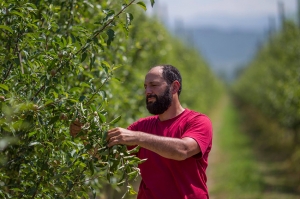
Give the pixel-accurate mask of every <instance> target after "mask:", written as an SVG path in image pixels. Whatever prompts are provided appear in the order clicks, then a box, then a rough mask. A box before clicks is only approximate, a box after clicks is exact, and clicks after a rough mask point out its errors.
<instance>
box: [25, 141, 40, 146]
mask: <svg viewBox="0 0 300 199" xmlns="http://www.w3.org/2000/svg"><path fill="white" fill-rule="evenodd" d="M37 144H41V143H40V142H30V143H29V145H28V146H34V145H37Z"/></svg>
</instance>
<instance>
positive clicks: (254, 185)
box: [207, 96, 300, 199]
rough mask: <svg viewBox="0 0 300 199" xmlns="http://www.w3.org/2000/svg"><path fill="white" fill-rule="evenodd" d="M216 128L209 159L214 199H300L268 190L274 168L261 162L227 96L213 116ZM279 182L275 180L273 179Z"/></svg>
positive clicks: (211, 195)
mask: <svg viewBox="0 0 300 199" xmlns="http://www.w3.org/2000/svg"><path fill="white" fill-rule="evenodd" d="M210 118H211V120H212V122H213V126H214V139H213V149H212V151H211V154H210V157H209V167H208V170H207V175H208V189H209V192H210V198H211V199H297V198H298V199H299V198H300V196H299V195H298V196H296V195H295V194H290V193H284V192H282V191H278V190H269V189H268V188H266V182H267V181H268V179H270V177H272V176H270V175H269V176H266V175H265V174H266V173H270V172H269V171H270V170H271V169H272V165H268V164H266V162H263V161H259V159H258V157H257V156H256V154H255V150H254V149H253V145H252V144H251V143H250V140H249V137H248V136H247V135H246V133H245V132H244V131H243V130H242V126H241V121H240V115H239V112H238V110H237V109H236V108H235V107H234V106H233V105H232V102H231V100H230V98H229V97H228V96H224V98H223V99H222V100H221V101H220V103H219V104H218V106H217V107H216V108H215V110H214V111H213V112H212V113H211V114H210ZM274 180H276V179H274Z"/></svg>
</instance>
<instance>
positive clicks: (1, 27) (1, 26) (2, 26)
mask: <svg viewBox="0 0 300 199" xmlns="http://www.w3.org/2000/svg"><path fill="white" fill-rule="evenodd" d="M0 29H5V30H7V31H9V32H10V33H13V30H12V29H11V28H10V27H8V26H5V25H0Z"/></svg>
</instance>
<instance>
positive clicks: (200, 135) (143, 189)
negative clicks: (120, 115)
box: [128, 109, 212, 199]
mask: <svg viewBox="0 0 300 199" xmlns="http://www.w3.org/2000/svg"><path fill="white" fill-rule="evenodd" d="M128 129H130V130H134V131H142V132H146V133H150V134H154V135H159V136H166V137H174V138H183V137H191V138H193V139H194V140H196V142H197V143H198V145H199V147H200V149H201V152H202V154H203V155H202V156H201V154H200V153H199V154H196V155H194V156H193V157H190V158H187V159H185V160H182V161H177V160H172V159H167V158H164V157H162V156H160V155H158V154H156V153H154V152H152V151H149V150H147V149H144V148H141V149H140V151H139V152H138V154H137V156H138V157H139V158H140V159H145V158H147V160H146V161H145V162H144V163H142V164H140V165H139V168H140V171H141V177H142V181H141V184H140V188H139V193H138V197H137V198H138V199H208V198H209V197H208V191H207V186H206V168H207V158H208V153H209V152H210V150H211V147H212V124H211V121H210V119H209V118H208V117H207V116H206V115H204V114H200V113H197V112H195V111H192V110H189V109H185V111H183V112H182V113H181V114H180V115H178V116H176V117H175V118H172V119H170V120H166V121H160V120H159V118H158V116H150V117H147V118H142V119H140V120H138V121H136V122H135V123H133V124H132V125H130V126H129V127H128Z"/></svg>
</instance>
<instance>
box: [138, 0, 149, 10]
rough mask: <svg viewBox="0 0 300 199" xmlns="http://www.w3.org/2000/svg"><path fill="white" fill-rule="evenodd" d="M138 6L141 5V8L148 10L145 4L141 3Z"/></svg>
mask: <svg viewBox="0 0 300 199" xmlns="http://www.w3.org/2000/svg"><path fill="white" fill-rule="evenodd" d="M136 4H137V5H139V6H140V7H141V8H143V9H144V10H145V11H146V10H147V7H146V4H145V3H144V2H142V1H139V2H137V3H136Z"/></svg>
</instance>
